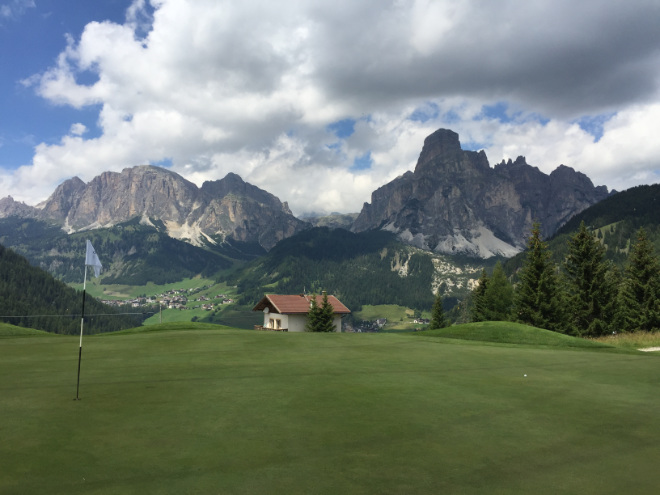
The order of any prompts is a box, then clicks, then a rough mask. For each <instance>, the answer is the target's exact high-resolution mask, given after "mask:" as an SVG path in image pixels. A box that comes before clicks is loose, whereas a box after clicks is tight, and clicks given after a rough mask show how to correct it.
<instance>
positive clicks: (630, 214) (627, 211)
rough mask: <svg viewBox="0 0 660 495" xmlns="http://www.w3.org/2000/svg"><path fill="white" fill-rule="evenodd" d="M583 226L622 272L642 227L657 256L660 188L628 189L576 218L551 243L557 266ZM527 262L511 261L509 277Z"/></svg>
mask: <svg viewBox="0 0 660 495" xmlns="http://www.w3.org/2000/svg"><path fill="white" fill-rule="evenodd" d="M582 222H584V224H585V225H586V226H587V228H588V229H589V230H590V231H592V232H593V234H594V235H595V236H596V238H597V239H599V240H600V242H601V244H602V245H603V247H604V248H605V259H607V260H610V261H612V262H613V263H614V264H616V266H618V267H619V268H620V269H622V268H624V266H625V264H626V261H627V259H628V253H629V250H630V245H631V242H632V241H634V239H635V235H636V233H637V231H638V230H639V228H640V227H643V228H644V230H645V232H646V235H647V238H648V240H649V242H650V243H651V244H652V245H653V246H654V247H655V250H656V252H660V184H654V185H650V186H647V185H645V186H637V187H633V188H631V189H627V190H625V191H622V192H620V193H617V194H614V195H612V196H610V197H609V198H607V199H604V200H603V201H601V202H599V203H596V204H595V205H593V206H591V207H589V208H587V209H586V210H584V211H583V212H582V213H580V214H578V215H576V216H575V217H573V218H572V219H571V220H570V221H569V222H568V223H566V225H564V226H563V227H562V228H561V229H559V231H557V233H556V234H555V235H554V236H553V237H552V238H550V239H548V241H547V243H548V249H549V251H550V253H551V255H552V260H553V261H554V262H555V263H561V262H562V261H563V260H564V258H565V257H566V255H567V254H568V241H569V239H570V238H571V235H573V234H574V233H575V232H576V231H577V230H579V227H580V224H581V223H582ZM524 259H525V253H520V254H518V255H517V256H514V257H513V258H511V259H510V260H509V261H508V262H507V263H506V265H505V270H506V272H507V274H509V275H514V279H515V273H516V271H517V270H518V269H520V267H521V266H522V263H523V260H524Z"/></svg>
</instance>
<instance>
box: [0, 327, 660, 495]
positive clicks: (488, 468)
mask: <svg viewBox="0 0 660 495" xmlns="http://www.w3.org/2000/svg"><path fill="white" fill-rule="evenodd" d="M188 327H190V328H192V329H191V330H182V329H177V330H169V331H144V332H137V333H124V334H118V335H99V336H93V337H86V338H85V340H84V347H83V359H82V371H81V381H80V397H81V400H80V401H74V400H73V398H74V397H75V392H76V367H77V357H78V339H77V338H75V337H66V336H50V335H47V336H23V337H14V336H8V337H3V338H0V394H1V395H0V418H1V422H0V438H2V442H0V466H2V467H1V469H0V493H2V494H8V493H21V494H24V493H50V494H76V493H80V494H83V493H84V494H115V493H117V494H119V493H121V494H131V493H135V494H138V493H139V494H144V493H173V494H174V493H176V494H180V493H203V494H207V493H229V494H234V493H238V494H255V493H268V494H292V493H293V494H298V493H300V494H309V493H315V494H344V493H346V494H386V493H392V494H414V493H447V494H449V493H451V494H455V493H461V494H484V493H488V494H512V493H514V494H515V493H520V494H531V493H534V494H539V493H547V494H558V493H597V494H607V493H612V494H621V493H626V494H632V493H640V494H646V493H656V492H657V487H658V486H660V474H659V473H658V469H657V466H658V463H659V462H660V425H659V423H658V411H660V393H659V392H660V381H659V379H658V369H659V367H660V359H659V357H658V356H656V355H649V354H644V353H632V352H631V353H615V352H603V351H598V350H594V349H580V348H572V349H564V348H547V347H543V346H537V347H534V346H529V345H527V346H519V347H517V346H513V345H498V344H492V343H491V344H488V345H486V344H482V343H478V342H464V341H461V340H457V339H441V338H437V337H424V336H419V335H414V336H413V335H395V334H328V335H325V334H309V333H302V334H293V333H291V334H288V333H279V332H277V333H275V332H273V333H269V332H254V331H247V330H232V329H223V328H218V329H216V328H215V327H212V326H208V325H207V326H202V325H198V326H195V325H194V324H188ZM149 328H153V327H149ZM171 328H174V327H171ZM525 375H527V376H526V377H525Z"/></svg>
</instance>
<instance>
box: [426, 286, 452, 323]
mask: <svg viewBox="0 0 660 495" xmlns="http://www.w3.org/2000/svg"><path fill="white" fill-rule="evenodd" d="M448 326H449V322H448V321H447V318H446V317H445V312H444V309H443V308H442V293H441V292H440V290H438V293H437V294H436V296H435V301H434V302H433V308H432V309H431V323H430V324H429V330H435V329H437V328H445V327H448Z"/></svg>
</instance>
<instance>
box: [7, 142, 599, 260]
mask: <svg viewBox="0 0 660 495" xmlns="http://www.w3.org/2000/svg"><path fill="white" fill-rule="evenodd" d="M609 194H610V193H609V192H608V190H607V188H606V187H605V186H600V187H595V186H594V185H593V183H592V182H591V180H590V179H589V178H588V177H587V176H586V175H584V174H582V173H580V172H576V171H575V170H573V169H572V168H569V167H566V166H563V165H561V166H559V167H558V168H557V169H556V170H555V171H553V172H552V173H551V174H550V175H546V174H544V173H543V172H541V171H540V170H539V169H538V168H536V167H533V166H531V165H529V164H527V162H526V160H525V158H524V157H518V158H517V159H516V160H515V161H511V160H509V161H506V162H505V161H502V163H500V164H498V165H496V166H495V167H491V166H490V165H489V162H488V159H487V157H486V154H485V153H484V152H483V151H479V152H475V151H467V150H463V149H462V148H461V145H460V141H459V137H458V134H456V133H455V132H453V131H451V130H447V129H439V130H437V131H436V132H434V133H433V134H431V135H430V136H428V137H427V138H426V140H425V141H424V146H423V148H422V151H421V154H420V156H419V160H418V162H417V165H416V167H415V170H414V172H410V171H409V172H406V173H405V174H404V175H402V176H400V177H398V178H397V179H395V180H393V181H392V182H390V183H388V184H385V185H383V186H382V187H380V188H379V189H377V190H376V191H374V192H373V194H372V196H371V203H365V204H364V206H363V208H362V211H361V212H360V213H359V215H357V218H356V217H355V215H337V214H335V215H331V216H328V217H325V218H323V219H318V218H317V219H306V220H307V221H305V220H300V219H298V218H296V217H294V216H293V214H292V212H291V210H290V209H289V207H288V205H287V203H286V202H284V203H283V202H281V201H280V200H279V199H278V198H277V197H275V196H274V195H272V194H270V193H268V192H266V191H264V190H262V189H260V188H258V187H256V186H254V185H251V184H248V183H246V182H244V181H243V179H241V177H239V176H238V175H236V174H233V173H230V174H228V175H227V176H226V177H224V178H223V179H221V180H216V181H207V182H204V183H203V184H202V186H201V188H198V187H197V186H196V185H195V184H193V183H192V182H189V181H188V180H186V179H184V178H183V177H181V176H180V175H178V174H176V173H174V172H172V171H170V170H167V169H164V168H159V167H154V166H137V167H133V168H126V169H124V170H123V171H122V172H120V173H117V172H104V173H102V174H101V175H99V176H97V177H95V178H94V179H92V180H91V181H90V182H89V183H85V182H83V181H82V180H81V179H79V178H77V177H74V178H72V179H69V180H67V181H65V182H63V183H62V184H60V185H59V186H58V187H57V189H56V190H55V191H54V192H53V194H52V195H51V196H50V197H49V198H48V199H47V200H46V201H44V202H42V203H41V204H39V205H37V206H36V207H32V206H28V205H26V204H24V203H20V202H17V201H14V200H13V198H11V197H7V198H4V199H0V218H8V217H19V218H33V219H37V220H42V221H48V222H52V223H55V224H56V225H58V226H60V227H61V228H62V229H63V230H64V231H65V232H67V233H74V232H82V231H89V230H94V229H100V228H109V227H113V226H115V225H118V224H120V223H123V222H127V221H131V220H133V219H139V222H140V223H141V224H143V225H145V226H152V227H154V228H157V229H158V230H160V231H161V232H165V233H166V234H167V235H169V236H170V237H172V238H174V239H178V240H183V241H186V242H188V243H190V244H193V245H195V246H202V247H204V246H206V247H210V246H213V245H221V244H222V243H224V242H226V241H228V240H229V241H236V242H239V243H245V244H258V245H259V246H261V247H262V248H263V249H265V250H266V251H268V250H270V249H272V248H273V247H274V246H275V245H276V244H277V243H278V242H279V241H281V240H282V239H286V238H289V237H291V236H293V235H295V234H297V233H299V232H301V231H303V230H306V229H308V228H311V227H312V226H313V225H321V226H322V225H328V226H331V227H342V228H348V229H350V230H352V231H353V232H365V231H368V230H374V229H381V230H386V231H390V232H393V233H395V234H396V235H397V236H398V238H399V239H400V240H401V241H403V242H405V243H407V244H410V245H413V246H415V247H418V248H421V249H425V250H429V251H434V252H437V253H445V254H466V255H470V256H473V257H477V258H489V257H491V256H494V255H498V256H504V257H510V256H513V255H515V254H516V253H518V252H519V251H521V250H522V249H523V248H524V244H525V236H526V234H527V233H528V232H529V231H530V229H531V225H532V222H533V221H539V222H540V223H541V225H542V231H543V234H544V235H545V236H550V235H552V234H553V233H554V232H555V231H556V230H557V229H558V228H559V227H561V226H562V225H563V224H564V223H566V222H567V221H568V220H569V219H570V218H571V217H572V216H574V215H575V214H576V213H579V212H580V211H582V210H584V209H585V208H587V207H588V206H590V205H592V204H594V203H597V202H598V201H600V200H602V199H604V198H606V197H607V196H608V195H609Z"/></svg>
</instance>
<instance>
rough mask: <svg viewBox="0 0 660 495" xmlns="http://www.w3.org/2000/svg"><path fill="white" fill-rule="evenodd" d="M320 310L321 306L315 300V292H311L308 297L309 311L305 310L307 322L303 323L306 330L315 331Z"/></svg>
mask: <svg viewBox="0 0 660 495" xmlns="http://www.w3.org/2000/svg"><path fill="white" fill-rule="evenodd" d="M320 312H321V308H319V305H318V304H317V302H316V294H312V296H311V297H310V299H309V311H308V312H307V323H306V324H305V327H306V329H307V331H308V332H316V331H317V330H316V329H317V328H318V321H319V316H320Z"/></svg>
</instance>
